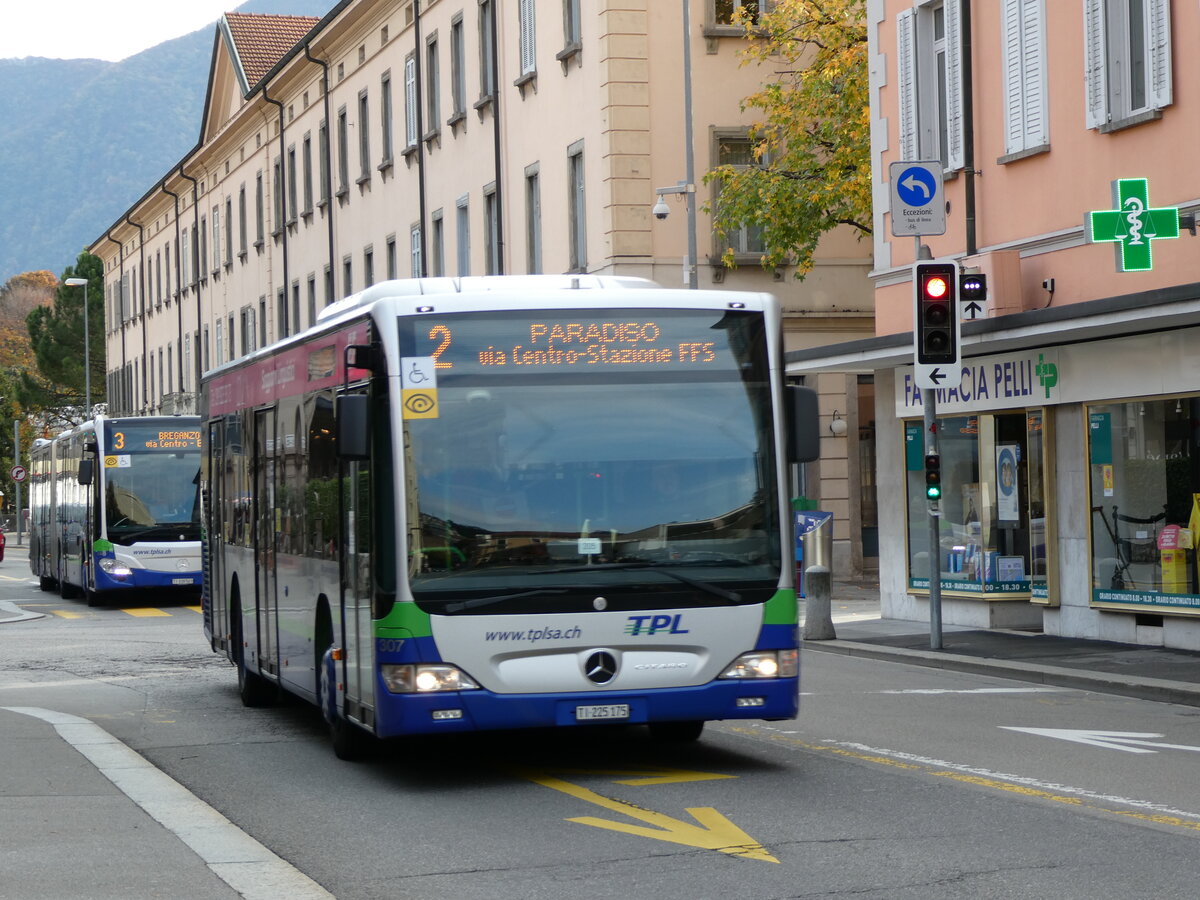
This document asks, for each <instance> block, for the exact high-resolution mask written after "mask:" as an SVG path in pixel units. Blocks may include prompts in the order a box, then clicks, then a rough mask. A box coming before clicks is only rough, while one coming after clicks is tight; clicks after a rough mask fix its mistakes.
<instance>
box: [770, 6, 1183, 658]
mask: <svg viewBox="0 0 1200 900" xmlns="http://www.w3.org/2000/svg"><path fill="white" fill-rule="evenodd" d="M867 10H868V12H867V17H868V28H869V33H870V40H871V42H872V56H871V78H872V97H871V103H872V120H873V131H872V156H873V168H874V173H875V187H876V192H875V197H876V202H875V213H874V221H875V248H874V250H875V253H874V260H875V265H874V269H873V271H872V273H871V278H872V279H873V282H874V288H875V300H876V303H875V311H876V317H875V322H876V336H875V337H874V338H873V339H868V340H860V341H852V342H848V343H843V344H840V345H837V346H832V347H826V348H821V349H815V350H801V351H794V352H792V353H791V354H789V365H788V368H789V372H790V373H792V374H796V375H807V374H815V373H822V374H828V373H860V374H862V375H866V376H873V379H874V383H875V389H876V416H875V418H876V421H877V453H878V469H877V481H878V484H879V499H878V502H879V519H880V521H881V522H892V523H895V526H894V527H892V528H881V534H880V571H881V587H882V591H883V608H884V615H885V616H889V617H894V618H907V619H914V620H922V619H926V620H927V619H928V616H929V589H930V586H931V579H932V577H934V576H935V575H937V576H939V577H940V588H941V594H942V601H941V602H942V615H943V621H944V622H946V623H947V624H959V625H971V626H977V627H1014V626H1016V627H1032V628H1039V627H1040V628H1043V629H1044V630H1045V631H1046V632H1048V633H1055V634H1062V635H1068V636H1076V637H1091V638H1097V639H1106V640H1118V641H1126V642H1137V643H1144V644H1162V645H1166V646H1171V647H1184V648H1190V649H1200V618H1198V616H1200V584H1198V582H1197V566H1196V553H1197V551H1196V550H1195V549H1193V548H1194V546H1195V545H1196V544H1198V543H1200V534H1197V533H1196V532H1197V529H1198V528H1200V362H1198V359H1200V355H1198V354H1197V351H1196V347H1197V346H1200V243H1197V242H1196V236H1195V219H1194V216H1195V213H1196V211H1197V209H1200V176H1197V174H1196V167H1195V165H1194V162H1193V160H1192V159H1191V156H1192V152H1191V150H1192V148H1194V147H1196V146H1197V144H1198V143H1200V93H1197V92H1196V91H1195V90H1194V87H1195V85H1197V84H1200V61H1197V59H1196V57H1195V56H1194V55H1193V54H1191V53H1189V52H1186V51H1187V49H1188V46H1187V44H1186V43H1185V40H1186V39H1188V38H1190V37H1191V36H1194V35H1195V34H1197V33H1200V6H1198V5H1197V4H1196V3H1181V2H1176V3H1171V2H1169V0H1084V2H1082V3H1080V2H1072V3H1067V2H1057V0H1055V2H1051V0H974V2H972V0H924V2H916V0H870V2H868V4H867ZM922 161H925V162H928V161H932V162H933V163H934V164H933V165H932V166H930V167H929V168H930V169H931V170H932V171H933V172H935V173H937V174H939V175H940V176H941V178H940V179H939V180H938V181H937V183H936V184H932V189H933V191H934V192H935V195H934V197H933V201H932V203H930V204H929V205H928V206H927V207H926V208H922V203H921V202H920V201H921V200H922V199H923V198H921V197H919V196H917V195H916V194H914V193H913V190H914V189H915V188H916V186H917V185H918V182H919V179H918V181H911V180H909V181H908V187H907V188H902V187H901V186H902V185H903V181H901V180H900V179H905V180H907V179H909V177H910V176H912V175H913V172H912V169H913V167H912V166H911V165H899V166H897V165H896V164H910V163H914V162H922ZM917 168H918V169H919V168H920V167H917ZM917 174H919V172H918V173H917ZM893 175H895V176H896V177H897V179H898V183H896V184H893V183H892V178H893ZM906 198H907V199H906ZM943 204H944V206H943ZM943 211H944V213H945V228H944V233H931V232H933V231H935V230H936V229H937V227H938V220H939V219H940V218H941V216H940V214H941V213H942V212H943ZM906 213H907V215H906ZM923 213H928V214H929V215H928V216H925V217H923V215H922V214H923ZM1093 213H1095V214H1094V215H1093ZM926 219H928V220H929V221H928V222H926ZM914 221H915V222H917V223H918V224H916V225H913V222H914ZM923 229H925V231H923ZM919 245H920V246H922V248H923V249H924V248H927V255H928V257H930V258H933V259H937V260H952V261H955V262H956V263H958V264H959V265H960V266H962V267H963V268H964V269H966V270H967V271H969V272H978V273H982V274H984V275H986V276H987V280H988V293H987V299H986V301H985V302H984V303H983V304H982V306H981V308H979V309H968V308H967V307H965V306H962V307H961V312H962V320H963V321H962V325H961V340H960V344H959V358H960V362H959V363H958V364H957V365H950V366H947V367H946V369H947V373H946V374H947V377H946V379H945V381H944V382H941V383H942V385H943V386H942V388H941V389H940V390H939V391H938V393H937V395H936V396H937V403H936V409H937V421H938V425H939V428H938V450H939V451H940V458H941V471H942V481H943V497H942V500H941V516H940V539H939V541H938V546H936V547H935V546H932V544H933V541H932V539H931V538H930V536H929V534H930V529H929V516H928V511H927V502H926V499H925V473H924V469H925V461H924V454H925V451H926V449H927V448H926V446H925V444H926V429H925V428H924V423H923V415H924V411H925V410H924V406H923V403H922V401H923V399H924V397H925V396H926V395H927V393H928V392H927V391H922V390H921V388H920V387H919V385H918V381H920V380H922V378H928V372H926V373H925V375H924V376H922V375H921V373H919V372H918V371H917V369H916V368H915V367H914V364H913V363H914V341H913V335H912V330H913V309H914V300H913V294H914V287H913V263H914V260H915V259H916V257H917V254H918V246H919ZM901 523H904V524H903V525H901Z"/></svg>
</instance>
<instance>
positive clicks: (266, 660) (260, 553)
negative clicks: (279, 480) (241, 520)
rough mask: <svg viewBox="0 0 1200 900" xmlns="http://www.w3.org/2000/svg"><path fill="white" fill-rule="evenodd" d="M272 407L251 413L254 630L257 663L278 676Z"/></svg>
mask: <svg viewBox="0 0 1200 900" xmlns="http://www.w3.org/2000/svg"><path fill="white" fill-rule="evenodd" d="M277 447H278V442H277V441H276V439H275V410H273V409H261V410H259V411H258V412H257V413H255V415H254V498H255V504H256V506H255V529H254V534H255V538H254V540H255V545H256V546H255V553H254V558H255V566H254V568H255V576H254V580H255V593H256V595H257V596H256V599H257V603H256V604H255V620H256V624H257V629H256V631H257V632H258V665H259V668H260V670H261V671H263V672H270V673H272V674H273V675H276V676H278V674H279V666H278V663H277V653H276V647H277V642H276V635H275V629H276V628H277V627H278V622H279V605H278V600H277V597H276V593H275V592H276V569H275V564H276V562H275V557H276V554H277V552H278V550H279V516H280V510H279V508H278V504H277V503H276V489H275V486H276V469H277V467H276V464H275V462H276V448H277Z"/></svg>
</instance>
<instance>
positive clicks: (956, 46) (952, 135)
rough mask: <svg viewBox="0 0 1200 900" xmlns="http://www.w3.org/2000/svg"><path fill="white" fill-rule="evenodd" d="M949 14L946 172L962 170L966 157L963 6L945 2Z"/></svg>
mask: <svg viewBox="0 0 1200 900" xmlns="http://www.w3.org/2000/svg"><path fill="white" fill-rule="evenodd" d="M943 9H944V10H945V14H946V110H945V114H946V145H947V146H946V155H947V157H948V159H947V160H946V168H948V169H961V168H962V167H963V166H964V165H965V164H966V160H965V157H964V155H963V95H962V3H961V0H944V4H943Z"/></svg>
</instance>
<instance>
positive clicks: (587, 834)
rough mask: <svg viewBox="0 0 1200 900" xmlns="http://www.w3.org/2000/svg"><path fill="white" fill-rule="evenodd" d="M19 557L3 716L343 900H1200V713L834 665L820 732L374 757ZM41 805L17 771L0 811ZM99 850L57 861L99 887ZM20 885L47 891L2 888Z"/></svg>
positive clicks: (174, 636) (737, 731)
mask: <svg viewBox="0 0 1200 900" xmlns="http://www.w3.org/2000/svg"><path fill="white" fill-rule="evenodd" d="M14 556H15V554H10V558H9V559H8V560H6V561H5V562H4V563H3V564H0V602H7V603H9V604H10V605H16V606H17V607H19V608H21V609H25V610H28V611H30V612H32V613H35V614H38V613H40V614H42V615H41V617H39V618H30V619H26V620H24V621H20V622H12V623H8V624H5V625H3V626H0V706H5V707H11V706H21V707H34V708H39V709H47V710H55V711H58V712H61V713H70V714H73V715H77V716H82V717H85V718H86V719H88V720H89V721H90V722H93V723H96V724H97V725H99V726H100V727H101V728H103V729H104V730H105V731H107V732H108V733H109V734H111V735H113V736H114V737H116V738H118V739H119V740H120V741H123V742H124V743H125V744H127V745H128V746H129V747H131V748H132V749H134V750H136V751H137V752H138V753H140V754H142V755H143V756H144V757H145V758H146V759H148V760H149V761H150V762H151V763H153V765H154V766H156V767H157V768H158V769H159V770H161V771H162V772H164V773H166V774H167V775H169V776H171V777H172V778H174V779H175V780H176V781H178V782H179V783H180V784H182V785H183V786H184V787H186V788H187V789H189V790H190V791H191V792H192V793H193V794H195V795H196V797H198V798H199V799H200V800H202V801H204V802H206V803H207V804H209V805H211V806H212V807H213V808H214V809H216V810H218V811H219V812H220V813H221V814H223V815H224V816H226V817H228V819H229V820H230V821H231V822H232V823H233V824H234V825H236V826H237V827H238V828H239V829H241V830H242V831H243V832H245V834H247V835H248V836H250V837H252V838H253V839H256V840H257V841H259V842H261V843H262V845H264V846H265V847H267V848H269V849H270V850H271V851H273V852H274V853H275V854H278V856H279V857H280V858H282V859H283V860H285V861H286V862H287V863H290V864H291V865H292V866H294V867H295V868H296V869H297V870H298V871H299V872H301V873H303V874H304V875H306V876H309V877H310V878H312V879H313V880H315V881H316V882H317V883H318V884H319V885H321V886H322V887H323V888H325V889H326V890H327V891H328V892H329V893H331V894H332V895H334V896H336V897H339V898H346V900H352V898H391V900H394V898H421V900H430V898H443V897H444V898H462V900H469V898H487V900H496V898H510V897H511V898H522V900H524V898H543V897H544V898H551V897H553V898H561V897H564V896H565V897H573V898H604V900H607V898H613V900H617V898H621V900H627V898H641V897H647V898H649V897H653V898H656V900H657V898H707V897H729V896H746V897H755V898H784V897H809V896H822V897H855V898H914V900H915V898H921V900H929V898H951V897H953V898H960V897H997V898H1000V897H1013V898H1016V897H1020V898H1022V900H1028V898H1029V897H1055V898H1076V897H1078V898H1084V897H1086V898H1108V897H1114V898H1115V897H1130V896H1160V897H1190V896H1194V894H1195V877H1196V870H1197V868H1198V867H1200V863H1197V862H1196V859H1197V856H1198V855H1200V853H1198V851H1200V843H1198V842H1200V788H1198V787H1197V785H1196V779H1195V778H1194V772H1195V766H1196V763H1197V756H1196V754H1197V753H1198V752H1200V721H1198V720H1197V715H1198V714H1200V710H1196V709H1192V708H1185V707H1178V706H1171V705H1166V704H1157V703H1148V702H1144V701H1136V700H1131V699H1125V698H1119V697H1110V696H1104V695H1099V694H1090V693H1085V692H1080V691H1074V690H1065V689H1064V690H1060V689H1050V688H1045V687H1040V686H1033V685H1029V686H1026V685H1022V684H1021V683H1019V682H1013V681H1010V680H998V679H991V678H987V677H983V676H978V675H967V674H958V673H954V672H946V671H941V670H934V669H926V668H919V667H910V666H905V665H900V664H896V663H886V662H880V661H875V660H870V659H862V658H855V657H846V656H840V655H835V654H824V653H808V654H806V655H805V656H804V662H803V675H802V678H803V682H804V691H805V696H804V697H803V698H802V703H801V709H802V711H801V715H800V718H799V719H797V720H796V721H794V722H775V723H721V724H715V725H710V726H709V728H708V729H707V730H706V732H705V736H704V737H703V739H702V740H701V741H700V742H698V743H696V744H694V745H684V746H670V745H667V746H664V745H659V744H655V743H653V742H651V741H650V740H649V738H648V736H647V735H646V734H645V733H644V731H642V730H641V729H617V730H604V729H597V730H586V731H573V732H558V733H550V734H547V733H540V732H539V733H521V734H502V735H482V736H477V737H472V738H466V739H455V740H440V741H433V740H422V741H410V742H406V743H402V744H398V745H395V746H389V747H387V748H385V749H384V750H382V751H381V752H380V753H379V754H377V756H376V757H375V758H373V759H371V760H368V761H366V762H363V763H358V764H350V763H343V762H339V761H338V760H337V759H336V758H335V757H334V756H333V754H332V752H331V750H330V748H329V746H328V741H327V739H326V736H325V734H324V728H323V723H322V722H321V720H320V718H319V716H318V715H317V713H316V711H315V710H313V709H311V708H309V707H307V706H305V705H303V704H301V703H298V702H297V703H283V704H280V705H278V706H276V707H273V708H269V709H257V710H251V709H245V708H243V707H242V706H241V704H240V703H239V701H238V699H237V695H236V691H235V678H234V672H233V669H232V668H231V667H230V666H229V665H228V664H227V663H225V662H223V661H222V660H220V659H219V658H218V657H216V656H215V655H213V654H211V653H210V652H209V650H208V647H207V645H206V644H205V642H204V640H203V636H202V633H201V629H200V616H199V614H198V613H197V612H195V611H194V610H192V609H189V608H188V607H187V606H184V605H173V604H163V605H160V606H149V607H147V608H144V609H137V610H132V609H130V610H125V609H121V608H100V609H88V608H87V607H86V605H84V604H83V602H82V601H78V600H67V601H64V600H60V599H58V598H57V597H55V596H53V595H47V594H42V593H41V592H40V591H38V589H37V586H36V583H35V582H33V580H32V579H31V578H29V577H27V576H26V575H25V574H24V572H25V571H26V570H22V569H21V568H20V567H19V564H18V562H17V560H15V559H14ZM1015 729H1041V731H1028V730H1015ZM1070 730H1074V731H1076V732H1078V731H1091V732H1108V733H1121V734H1124V735H1135V737H1127V738H1126V739H1125V740H1127V741H1139V740H1140V741H1142V742H1143V743H1141V744H1133V743H1126V744H1121V743H1117V744H1114V745H1113V746H1097V745H1095V744H1083V743H1078V742H1077V741H1073V740H1067V739H1065V738H1064V737H1063V734H1065V733H1067V732H1068V731H1070ZM1138 735H1140V736H1141V737H1136V736H1138ZM6 740H8V738H6V736H5V734H4V733H2V732H0V759H3V758H4V757H3V753H4V743H5V741H6ZM1101 743H1103V741H1101ZM64 752H70V751H69V750H64ZM50 765H54V762H53V761H52V760H48V761H47V766H50ZM20 793H21V786H20V785H19V784H15V783H13V781H12V780H11V775H10V773H9V772H8V771H7V770H4V769H3V768H0V810H2V809H3V806H4V804H5V803H6V801H5V798H6V797H9V798H12V797H16V796H19V795H20ZM57 814H58V815H64V814H67V813H64V811H62V810H58V811H57ZM159 837H160V838H161V836H159ZM127 846H128V845H127V843H122V842H117V841H113V842H112V844H111V846H109V847H106V846H105V844H104V842H100V843H98V844H96V845H95V846H90V847H89V848H88V849H86V851H82V852H85V855H86V853H94V854H97V855H99V854H108V853H128V852H129V851H128V849H127ZM79 852H80V851H77V852H75V853H74V854H72V853H69V852H65V851H64V852H63V853H62V854H61V855H60V856H57V857H56V855H55V854H49V855H48V856H47V861H46V863H45V865H47V866H53V865H56V864H58V865H62V866H70V867H74V868H75V869H77V870H78V872H79V873H80V878H81V890H80V893H79V895H78V896H81V897H82V896H90V895H93V894H90V893H89V892H88V891H87V889H86V885H87V872H88V861H87V859H86V858H80V856H79ZM183 852H184V853H187V852H190V851H187V850H186V849H185V850H184V851H183ZM56 858H57V860H58V862H57V863H56V862H55V859H56ZM107 861H108V862H110V863H111V860H107ZM127 864H128V866H129V867H131V868H133V867H138V866H152V865H154V864H155V860H154V859H153V858H147V857H145V856H144V855H141V854H137V853H132V854H130V856H129V859H128V860H127ZM9 896H11V897H23V898H24V897H28V896H30V895H29V893H28V892H26V891H24V890H23V889H22V885H19V884H13V883H11V880H6V879H0V897H9ZM130 896H134V895H130Z"/></svg>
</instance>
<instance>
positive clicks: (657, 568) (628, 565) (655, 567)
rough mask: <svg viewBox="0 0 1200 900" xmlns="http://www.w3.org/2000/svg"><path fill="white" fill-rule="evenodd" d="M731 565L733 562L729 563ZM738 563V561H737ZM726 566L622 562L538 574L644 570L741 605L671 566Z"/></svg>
mask: <svg viewBox="0 0 1200 900" xmlns="http://www.w3.org/2000/svg"><path fill="white" fill-rule="evenodd" d="M730 562H731V563H732V562H733V560H731V561H730ZM739 562H740V561H739ZM713 564H719V565H727V563H719V562H718V561H717V560H704V561H701V562H698V563H687V562H682V563H653V562H623V563H596V565H594V566H567V567H565V568H561V569H546V570H545V571H544V572H542V573H539V574H544V575H557V574H560V573H566V572H592V571H595V570H596V569H609V570H619V569H645V570H647V571H650V572H657V573H659V574H660V575H666V576H667V577H668V578H674V579H675V580H676V581H680V582H683V583H684V584H686V585H687V586H688V587H692V588H695V589H696V590H698V591H703V592H704V593H706V594H712V595H713V596H714V597H720V598H721V599H722V600H728V601H729V602H730V603H741V602H742V595H741V594H739V593H737V592H736V591H727V590H725V588H723V587H720V586H718V585H715V584H710V583H709V582H707V581H697V580H696V579H695V578H689V577H688V576H686V575H684V574H682V573H680V572H676V571H675V570H674V569H673V568H671V566H679V565H685V566H686V565H713Z"/></svg>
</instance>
